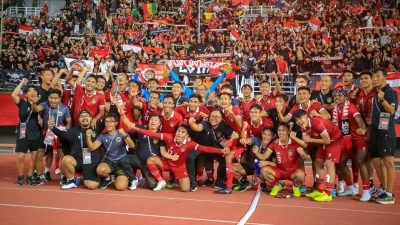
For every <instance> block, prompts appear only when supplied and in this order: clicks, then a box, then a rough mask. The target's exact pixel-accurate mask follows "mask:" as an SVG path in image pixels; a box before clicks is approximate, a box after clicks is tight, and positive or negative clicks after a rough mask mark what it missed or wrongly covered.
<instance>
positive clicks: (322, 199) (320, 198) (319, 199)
mask: <svg viewBox="0 0 400 225" xmlns="http://www.w3.org/2000/svg"><path fill="white" fill-rule="evenodd" d="M314 201H317V202H330V201H332V195H328V194H327V193H325V192H322V193H321V194H320V195H319V196H317V197H315V198H314Z"/></svg>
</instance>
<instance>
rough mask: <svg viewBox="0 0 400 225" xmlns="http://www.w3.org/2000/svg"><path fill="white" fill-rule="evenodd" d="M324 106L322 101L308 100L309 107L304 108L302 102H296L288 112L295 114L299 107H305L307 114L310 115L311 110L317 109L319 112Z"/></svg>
mask: <svg viewBox="0 0 400 225" xmlns="http://www.w3.org/2000/svg"><path fill="white" fill-rule="evenodd" d="M323 108H324V107H322V104H321V102H318V101H309V102H308V107H307V108H306V109H303V107H302V106H301V104H296V105H295V106H293V108H292V109H291V110H290V111H289V113H288V114H290V115H293V114H294V112H296V111H297V110H298V109H303V110H305V111H306V112H307V115H308V116H310V112H311V111H313V110H315V111H317V112H320V111H321V110H322V109H323Z"/></svg>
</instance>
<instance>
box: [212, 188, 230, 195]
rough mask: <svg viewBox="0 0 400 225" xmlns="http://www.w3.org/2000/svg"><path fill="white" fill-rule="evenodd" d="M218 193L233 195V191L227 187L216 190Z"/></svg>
mask: <svg viewBox="0 0 400 225" xmlns="http://www.w3.org/2000/svg"><path fill="white" fill-rule="evenodd" d="M216 192H217V193H220V194H232V189H229V188H227V187H225V188H221V189H218V190H216Z"/></svg>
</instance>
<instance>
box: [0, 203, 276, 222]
mask: <svg viewBox="0 0 400 225" xmlns="http://www.w3.org/2000/svg"><path fill="white" fill-rule="evenodd" d="M1 206H3V207H16V208H33V209H49V210H59V211H72V212H86V213H99V214H111V215H124V216H141V217H152V218H154V217H155V218H162V219H178V220H193V221H206V222H216V223H232V224H235V223H236V222H235V221H229V220H213V219H204V218H193V217H179V216H162V215H154V214H143V213H128V212H110V211H100V210H88V209H75V208H59V207H47V206H36V205H17V204H7V203H0V207H1ZM248 224H253V225H271V224H261V223H248Z"/></svg>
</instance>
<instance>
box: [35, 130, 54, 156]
mask: <svg viewBox="0 0 400 225" xmlns="http://www.w3.org/2000/svg"><path fill="white" fill-rule="evenodd" d="M45 136H46V135H44V134H40V138H39V143H38V149H44V155H48V154H49V153H50V152H53V146H52V145H45V144H44V138H45Z"/></svg>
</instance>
